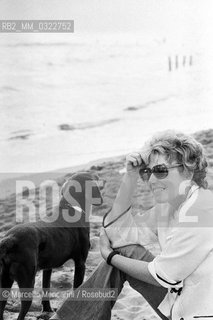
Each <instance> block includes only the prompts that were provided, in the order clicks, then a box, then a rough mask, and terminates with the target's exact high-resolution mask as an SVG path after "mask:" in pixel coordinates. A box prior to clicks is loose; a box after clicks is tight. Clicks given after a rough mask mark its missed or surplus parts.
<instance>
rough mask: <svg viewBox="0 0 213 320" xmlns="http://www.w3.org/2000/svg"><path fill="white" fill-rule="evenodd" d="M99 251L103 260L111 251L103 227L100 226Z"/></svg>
mask: <svg viewBox="0 0 213 320" xmlns="http://www.w3.org/2000/svg"><path fill="white" fill-rule="evenodd" d="M100 251H101V255H102V257H103V258H104V260H106V259H107V257H108V255H109V254H110V253H111V252H112V251H113V250H112V248H111V245H110V241H109V238H108V237H107V234H106V231H105V230H104V228H101V232H100Z"/></svg>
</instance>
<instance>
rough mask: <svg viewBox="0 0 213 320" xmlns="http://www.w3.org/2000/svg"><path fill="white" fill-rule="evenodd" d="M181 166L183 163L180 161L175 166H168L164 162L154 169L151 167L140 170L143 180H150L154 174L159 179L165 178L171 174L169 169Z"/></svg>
mask: <svg viewBox="0 0 213 320" xmlns="http://www.w3.org/2000/svg"><path fill="white" fill-rule="evenodd" d="M180 166H182V164H179V163H177V164H175V165H173V166H170V167H168V166H166V165H165V164H164V163H163V164H157V165H156V166H154V167H153V168H152V169H151V168H149V167H144V168H141V169H140V170H139V175H140V177H141V179H142V180H143V181H148V180H149V179H150V177H151V175H152V174H154V176H155V177H156V178H157V179H165V178H166V177H167V176H168V174H169V169H172V168H177V167H180Z"/></svg>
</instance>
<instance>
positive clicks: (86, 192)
mask: <svg viewBox="0 0 213 320" xmlns="http://www.w3.org/2000/svg"><path fill="white" fill-rule="evenodd" d="M104 184H105V182H104V180H102V179H99V177H98V175H97V174H94V173H91V172H79V173H75V174H73V175H72V176H71V177H70V178H69V179H68V180H67V181H66V182H65V183H64V184H63V186H62V189H61V195H62V201H63V202H64V200H65V201H66V202H67V203H68V204H69V205H70V206H76V202H77V204H78V205H79V206H80V207H81V208H82V209H83V210H85V206H86V204H87V205H88V204H89V205H96V206H98V205H101V204H102V203H103V198H102V195H101V190H102V189H103V188H104Z"/></svg>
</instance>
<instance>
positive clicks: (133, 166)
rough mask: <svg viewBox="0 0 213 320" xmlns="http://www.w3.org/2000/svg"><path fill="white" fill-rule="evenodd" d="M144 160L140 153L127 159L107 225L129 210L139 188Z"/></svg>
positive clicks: (106, 220)
mask: <svg viewBox="0 0 213 320" xmlns="http://www.w3.org/2000/svg"><path fill="white" fill-rule="evenodd" d="M141 164H142V158H141V155H140V154H139V153H133V154H130V155H128V156H127V157H126V170H127V172H126V173H125V175H124V177H123V180H122V183H121V186H120V189H119V191H118V194H117V196H116V199H115V201H114V203H113V207H112V210H111V211H110V213H109V214H108V216H107V217H106V219H105V224H108V223H109V222H111V221H112V220H114V219H116V218H117V217H118V216H119V215H120V214H122V212H124V211H125V210H127V209H128V208H129V206H130V205H131V202H132V196H133V194H134V191H135V189H136V186H137V179H138V171H139V166H140V165H141Z"/></svg>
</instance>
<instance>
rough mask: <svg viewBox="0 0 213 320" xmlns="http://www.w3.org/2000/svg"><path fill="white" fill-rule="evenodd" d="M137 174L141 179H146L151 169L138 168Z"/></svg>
mask: <svg viewBox="0 0 213 320" xmlns="http://www.w3.org/2000/svg"><path fill="white" fill-rule="evenodd" d="M139 175H140V177H141V179H142V180H143V181H148V180H149V178H150V176H151V170H150V169H149V168H143V169H140V171H139Z"/></svg>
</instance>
